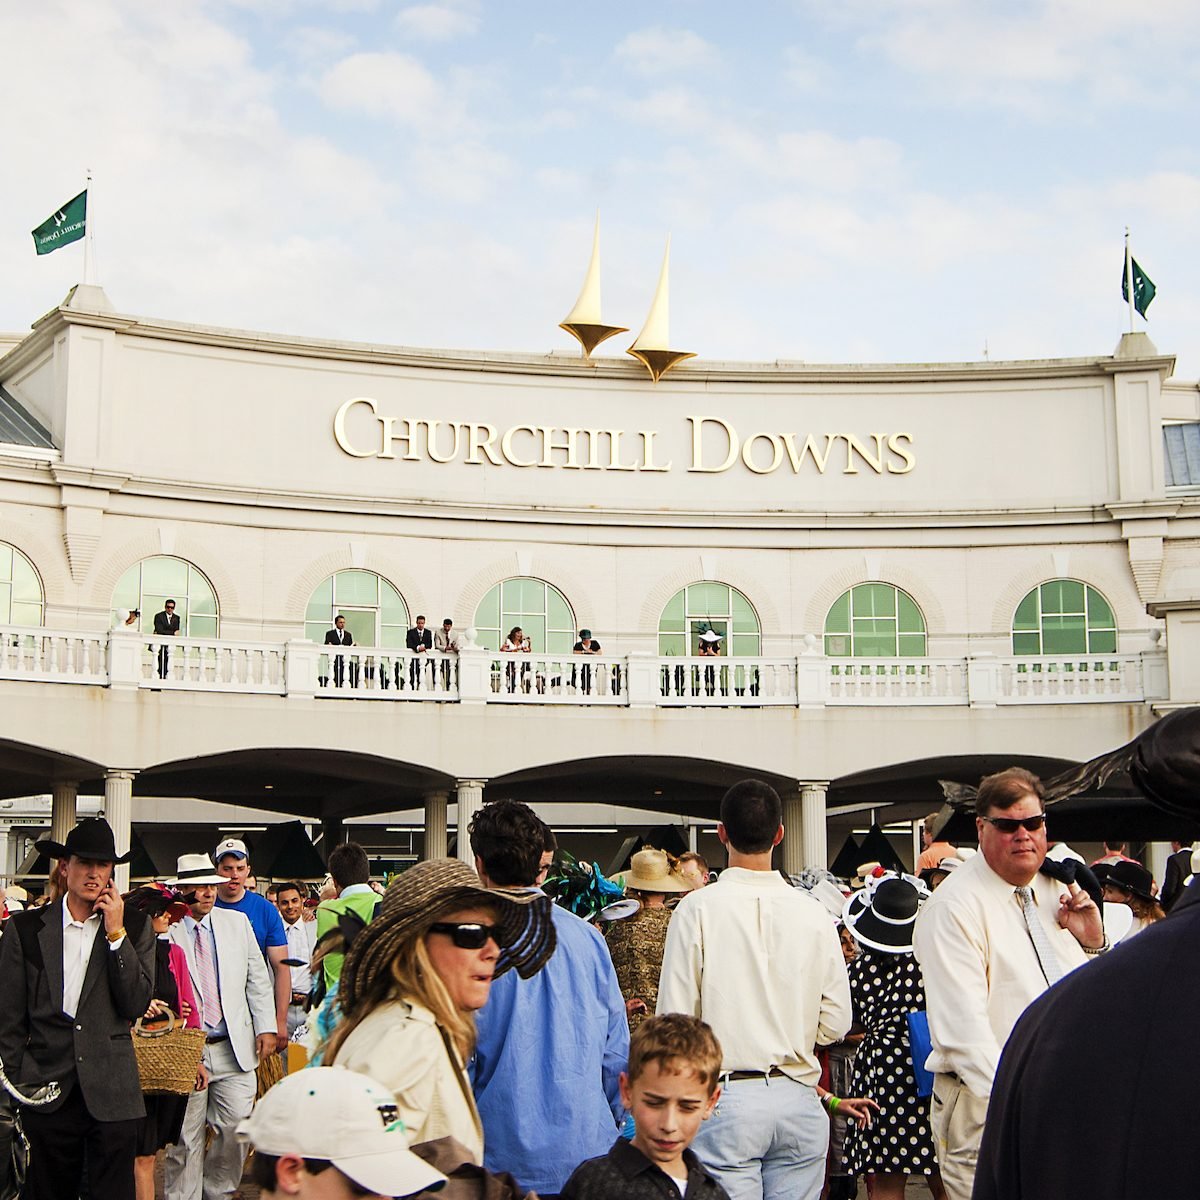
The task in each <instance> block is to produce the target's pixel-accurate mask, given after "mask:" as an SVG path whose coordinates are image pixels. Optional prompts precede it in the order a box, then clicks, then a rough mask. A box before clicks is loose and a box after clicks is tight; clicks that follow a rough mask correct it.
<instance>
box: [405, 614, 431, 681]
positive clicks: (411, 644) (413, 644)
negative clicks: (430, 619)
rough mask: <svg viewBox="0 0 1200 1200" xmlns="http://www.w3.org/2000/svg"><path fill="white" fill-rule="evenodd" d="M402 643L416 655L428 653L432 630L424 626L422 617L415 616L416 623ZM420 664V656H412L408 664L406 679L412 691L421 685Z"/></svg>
mask: <svg viewBox="0 0 1200 1200" xmlns="http://www.w3.org/2000/svg"><path fill="white" fill-rule="evenodd" d="M404 644H405V645H406V646H407V647H408V648H409V649H410V650H411V651H412V652H413V653H414V654H417V655H420V654H428V653H429V651H430V650H432V649H433V631H432V630H431V629H426V628H425V618H424V617H417V623H416V625H414V626H413V628H412V629H410V630H409V631H408V634H407V636H406V637H405V639H404ZM422 665H423V664H422V662H421V659H420V658H414V659H413V660H412V662H410V663H409V664H408V681H409V683H410V684H411V685H412V688H413V690H414V691H416V689H417V688H419V687H420V686H421V667H422ZM397 683H399V680H397Z"/></svg>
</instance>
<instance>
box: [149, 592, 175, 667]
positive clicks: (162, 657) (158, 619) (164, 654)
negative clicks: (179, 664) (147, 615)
mask: <svg viewBox="0 0 1200 1200" xmlns="http://www.w3.org/2000/svg"><path fill="white" fill-rule="evenodd" d="M154 632H155V633H156V634H157V635H158V636H159V637H175V636H176V634H178V633H179V614H178V613H177V612H176V611H175V601H174V600H168V601H167V602H166V604H164V605H163V610H162V612H158V613H155V614H154ZM170 658H171V651H170V650H168V649H167V647H166V646H159V648H158V677H159V679H166V677H167V670H168V667H169V665H170Z"/></svg>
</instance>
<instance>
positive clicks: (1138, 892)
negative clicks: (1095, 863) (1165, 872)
mask: <svg viewBox="0 0 1200 1200" xmlns="http://www.w3.org/2000/svg"><path fill="white" fill-rule="evenodd" d="M1104 884H1105V886H1106V887H1115V888H1120V889H1121V891H1123V892H1132V893H1133V894H1134V895H1135V896H1140V897H1141V898H1142V899H1143V900H1157V897H1156V896H1155V895H1154V891H1153V887H1154V876H1153V875H1151V874H1150V872H1149V871H1147V870H1146V868H1145V867H1143V866H1142V865H1141V864H1140V863H1135V862H1125V861H1122V862H1115V863H1113V865H1112V867H1111V868H1110V870H1109V872H1108V878H1107V879H1106V880H1105V881H1104Z"/></svg>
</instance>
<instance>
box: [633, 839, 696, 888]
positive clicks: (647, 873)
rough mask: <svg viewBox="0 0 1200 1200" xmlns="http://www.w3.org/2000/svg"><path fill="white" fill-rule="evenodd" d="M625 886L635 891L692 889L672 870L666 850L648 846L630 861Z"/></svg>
mask: <svg viewBox="0 0 1200 1200" xmlns="http://www.w3.org/2000/svg"><path fill="white" fill-rule="evenodd" d="M625 886H626V888H629V889H632V890H633V891H635V892H690V891H691V890H692V889H691V888H690V887H689V886H688V885H687V883H686V882H685V881H684V880H683V879H681V878H680V877H679V876H678V875H676V874H675V872H674V871H672V870H671V864H670V863H669V862H668V861H667V853H666V851H665V850H655V849H654V848H653V847H652V846H647V847H646V848H645V849H644V850H639V851H638V852H637V853H636V854H635V855H634V856H633V858H632V859H630V862H629V870H628V871H627V872H626V873H625Z"/></svg>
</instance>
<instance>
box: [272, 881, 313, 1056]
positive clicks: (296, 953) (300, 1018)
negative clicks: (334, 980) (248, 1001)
mask: <svg viewBox="0 0 1200 1200" xmlns="http://www.w3.org/2000/svg"><path fill="white" fill-rule="evenodd" d="M304 896H305V888H304V885H303V884H301V883H281V884H280V885H279V887H278V889H277V891H276V897H275V898H276V900H277V901H278V907H279V915H280V916H281V917H282V918H283V932H284V933H285V934H286V935H287V957H288V963H289V965H290V966H291V968H292V992H291V1003H290V1004H289V1005H288V1018H287V1032H288V1039H289V1040H290V1039H291V1036H292V1034H294V1033H295V1032H296V1030H297V1029H299V1027H300V1026H301V1025H303V1024H304V1022H305V1019H306V1017H307V1015H308V998H309V995H310V993H311V992H312V970H311V966H310V964H311V963H312V956H313V949H314V948H315V946H316V944H317V923H316V921H315V920H312V919H310V920H307V921H306V920H305V919H304ZM297 963H302V964H303V965H302V966H297V965H296V964H297ZM282 1049H283V1050H286V1047H283V1048H282ZM284 1065H285V1067H286V1065H287V1054H286V1053H284Z"/></svg>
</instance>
